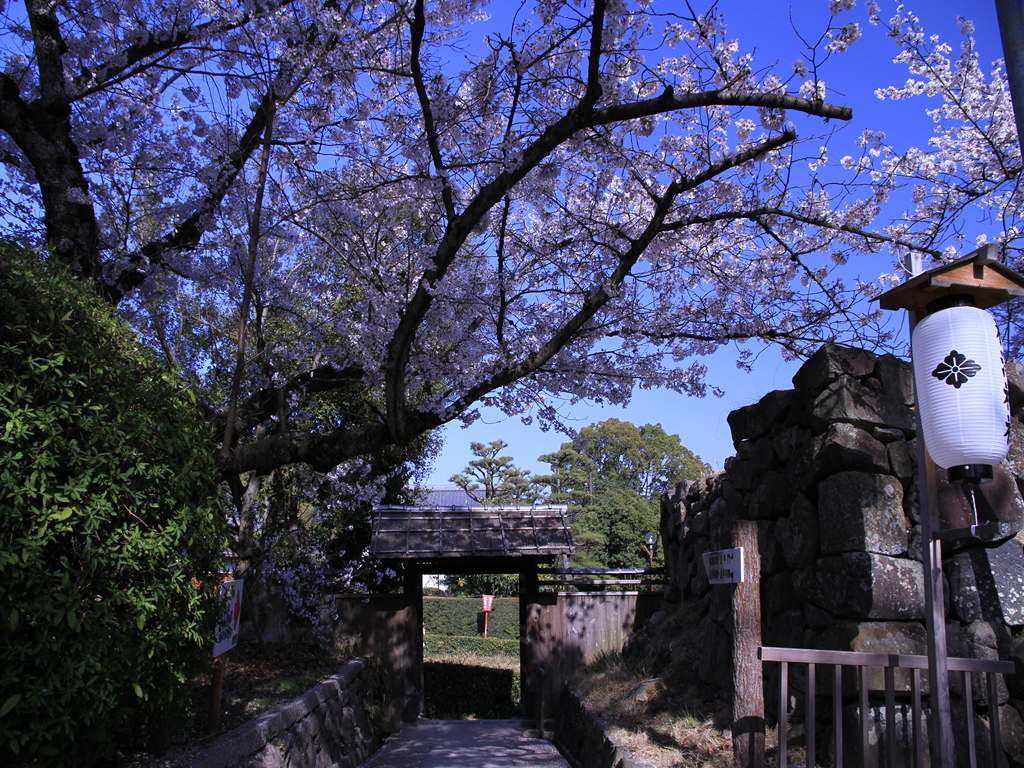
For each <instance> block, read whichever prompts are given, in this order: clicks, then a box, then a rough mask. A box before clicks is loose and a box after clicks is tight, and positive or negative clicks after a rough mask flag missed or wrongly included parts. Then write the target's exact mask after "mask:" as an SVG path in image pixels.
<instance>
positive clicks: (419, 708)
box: [402, 562, 423, 723]
mask: <svg viewBox="0 0 1024 768" xmlns="http://www.w3.org/2000/svg"><path fill="white" fill-rule="evenodd" d="M402 577H403V590H402V591H403V592H404V594H405V598H406V604H405V618H406V633H405V638H406V640H405V643H406V649H405V653H404V657H405V658H404V668H403V670H402V676H403V683H404V684H403V701H402V720H404V721H405V722H407V723H413V722H415V721H416V720H417V719H418V718H419V716H420V715H421V714H422V713H423V573H422V572H421V571H420V569H419V567H418V566H417V565H416V563H414V562H407V563H406V564H405V569H404V571H403V574H402Z"/></svg>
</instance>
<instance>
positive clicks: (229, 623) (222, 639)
mask: <svg viewBox="0 0 1024 768" xmlns="http://www.w3.org/2000/svg"><path fill="white" fill-rule="evenodd" d="M244 581H245V579H233V580H231V581H225V582H224V583H223V584H221V585H220V594H219V596H218V601H219V610H218V612H217V626H216V627H214V630H213V655H214V658H216V657H217V656H220V655H221V654H224V653H227V652H228V651H230V650H231V649H232V648H234V647H235V644H236V643H237V642H238V628H239V626H240V624H241V618H242V583H243V582H244Z"/></svg>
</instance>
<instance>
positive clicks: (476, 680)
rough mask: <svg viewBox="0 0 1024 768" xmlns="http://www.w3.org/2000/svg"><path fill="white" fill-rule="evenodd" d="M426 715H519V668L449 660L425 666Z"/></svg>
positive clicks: (496, 716)
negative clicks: (477, 664)
mask: <svg viewBox="0 0 1024 768" xmlns="http://www.w3.org/2000/svg"><path fill="white" fill-rule="evenodd" d="M423 684H424V701H423V710H424V711H423V714H424V716H425V717H431V718H442V719H456V718H464V717H469V716H473V717H478V718H511V717H519V715H520V712H519V700H520V684H519V670H517V669H495V668H493V667H478V666H474V665H470V664H454V663H451V662H446V661H428V662H425V663H424V665H423Z"/></svg>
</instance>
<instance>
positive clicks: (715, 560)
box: [704, 547, 743, 584]
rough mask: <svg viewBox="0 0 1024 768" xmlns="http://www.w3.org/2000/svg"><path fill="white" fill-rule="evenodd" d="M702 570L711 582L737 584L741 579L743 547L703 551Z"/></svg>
mask: <svg viewBox="0 0 1024 768" xmlns="http://www.w3.org/2000/svg"><path fill="white" fill-rule="evenodd" d="M704 570H705V571H707V574H708V581H710V582H711V583H712V584H739V583H740V582H741V581H743V547H734V548H733V549H718V550H715V551H714V552H705V553H704Z"/></svg>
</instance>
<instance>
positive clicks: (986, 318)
mask: <svg viewBox="0 0 1024 768" xmlns="http://www.w3.org/2000/svg"><path fill="white" fill-rule="evenodd" d="M911 345H912V355H913V360H914V383H915V385H916V387H917V398H918V405H919V407H920V409H921V424H922V427H923V429H924V439H925V445H926V446H927V447H928V453H929V454H931V457H932V459H933V460H934V461H935V463H936V464H938V465H939V466H940V467H942V468H944V469H949V468H951V467H960V466H964V465H978V464H982V465H984V464H988V465H991V464H998V463H999V462H1000V461H1002V460H1003V459H1004V458H1006V453H1007V450H1008V449H1009V425H1010V404H1009V397H1008V390H1007V387H1006V370H1005V366H1004V364H1003V350H1002V344H1001V342H1000V339H999V332H998V330H997V329H996V324H995V321H994V320H993V319H992V316H991V315H990V314H989V313H988V312H986V311H985V310H983V309H978V308H977V307H966V306H965V307H950V308H948V309H943V310H940V311H938V312H935V313H934V314H931V315H928V316H927V317H925V318H924V319H923V320H921V322H920V323H918V324H917V327H916V328H915V329H914V333H913V336H912V337H911Z"/></svg>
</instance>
